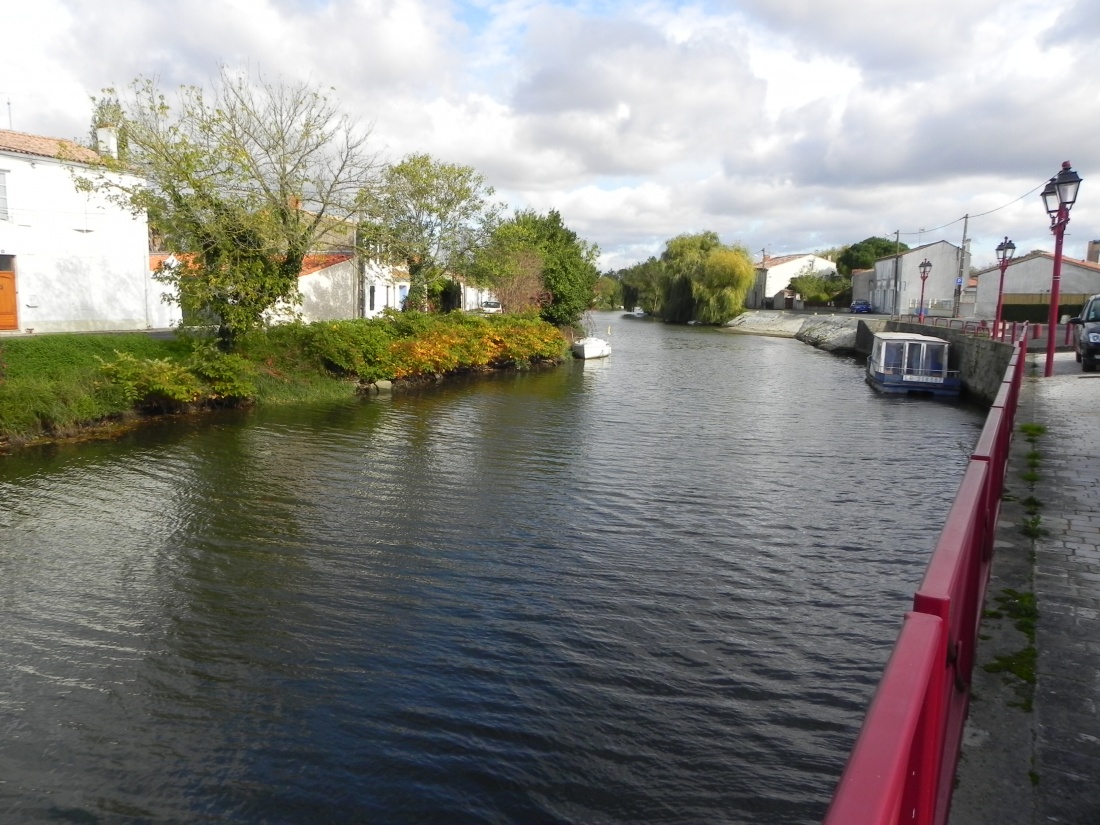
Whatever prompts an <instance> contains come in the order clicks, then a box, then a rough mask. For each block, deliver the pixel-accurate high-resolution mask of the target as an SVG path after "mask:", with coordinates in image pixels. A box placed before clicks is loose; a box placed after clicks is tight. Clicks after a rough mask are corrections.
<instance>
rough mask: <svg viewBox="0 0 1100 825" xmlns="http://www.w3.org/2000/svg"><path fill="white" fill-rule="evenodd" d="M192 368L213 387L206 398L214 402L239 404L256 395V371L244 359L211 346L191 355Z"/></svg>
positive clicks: (193, 371)
mask: <svg viewBox="0 0 1100 825" xmlns="http://www.w3.org/2000/svg"><path fill="white" fill-rule="evenodd" d="M188 366H189V367H190V369H191V372H192V373H194V374H195V375H197V376H198V377H199V378H201V379H202V380H203V381H204V382H206V384H207V385H209V390H208V391H207V392H206V393H205V394H206V397H207V398H209V399H210V400H211V401H237V400H244V399H249V398H253V397H255V395H256V382H255V380H254V379H255V375H256V370H255V367H253V366H252V364H251V363H250V362H248V361H246V360H245V359H244V358H242V357H241V356H240V355H236V354H233V353H225V352H222V351H221V350H219V349H218V348H217V347H216V346H214V345H213V344H208V345H206V346H203V347H199V348H197V349H196V350H195V351H194V352H193V353H192V354H191V359H190V362H189V364H188Z"/></svg>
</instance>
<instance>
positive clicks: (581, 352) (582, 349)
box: [573, 335, 611, 360]
mask: <svg viewBox="0 0 1100 825" xmlns="http://www.w3.org/2000/svg"><path fill="white" fill-rule="evenodd" d="M610 354H611V343H610V342H609V341H607V340H605V339H603V338H597V337H596V336H595V335H587V336H585V337H584V338H578V339H577V340H576V341H574V342H573V357H574V358H583V359H585V360H588V359H589V358H606V357H607V356H609V355H610Z"/></svg>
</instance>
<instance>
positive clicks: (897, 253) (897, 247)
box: [890, 229, 901, 321]
mask: <svg viewBox="0 0 1100 825" xmlns="http://www.w3.org/2000/svg"><path fill="white" fill-rule="evenodd" d="M900 257H901V230H900V229H898V230H897V231H896V232H894V300H893V302H892V303H893V306H891V307H890V314H891V315H897V316H898V320H899V321H900V320H901V306H900V304H901V295H900V292H901V284H900V283H899V281H898V259H899V258H900Z"/></svg>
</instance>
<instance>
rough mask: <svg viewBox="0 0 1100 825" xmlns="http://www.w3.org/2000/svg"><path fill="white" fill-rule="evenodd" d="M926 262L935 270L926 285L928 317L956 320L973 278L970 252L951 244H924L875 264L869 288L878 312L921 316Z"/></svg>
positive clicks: (870, 299) (871, 300)
mask: <svg viewBox="0 0 1100 825" xmlns="http://www.w3.org/2000/svg"><path fill="white" fill-rule="evenodd" d="M926 260H927V261H928V262H929V263H930V264H931V265H932V266H931V268H930V269H929V270H928V278H927V280H926V281H925V282H924V283H923V295H924V299H923V300H924V308H925V313H926V314H928V315H938V316H946V317H952V316H954V314H955V312H956V308H957V305H958V306H961V303H962V293H963V289H964V288H965V287H966V284H967V281H968V279H969V277H970V252H969V251H968V250H963V249H960V248H959V247H957V246H955V245H953V244H950V243H948V242H947V241H936V242H935V243H930V244H924V245H923V246H918V247H916V248H915V249H910V250H907V251H905V252H900V253H898V254H897V255H888V256H886V257H884V258H879V259H878V260H877V261H875V271H874V274H873V275H872V276H871V278H870V284H869V286H870V297H869V298H868V299H867V300H869V301H870V302H871V306H872V307H874V310H875V312H885V313H889V314H891V315H898V314H900V315H916V314H917V313H918V312H919V310H920V303H921V294H922V289H921V288H922V282H921V277H920V274H921V273H920V265H921V263H922V262H924V261H926ZM853 294H854V292H853ZM960 313H961V310H960ZM967 314H969V310H968V311H967Z"/></svg>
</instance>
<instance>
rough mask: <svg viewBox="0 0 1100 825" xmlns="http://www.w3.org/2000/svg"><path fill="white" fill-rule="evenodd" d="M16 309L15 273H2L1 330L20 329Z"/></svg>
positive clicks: (0, 280)
mask: <svg viewBox="0 0 1100 825" xmlns="http://www.w3.org/2000/svg"><path fill="white" fill-rule="evenodd" d="M15 309H16V302H15V273H14V272H3V271H0V329H19V316H18V314H17V313H16V311H15Z"/></svg>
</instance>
